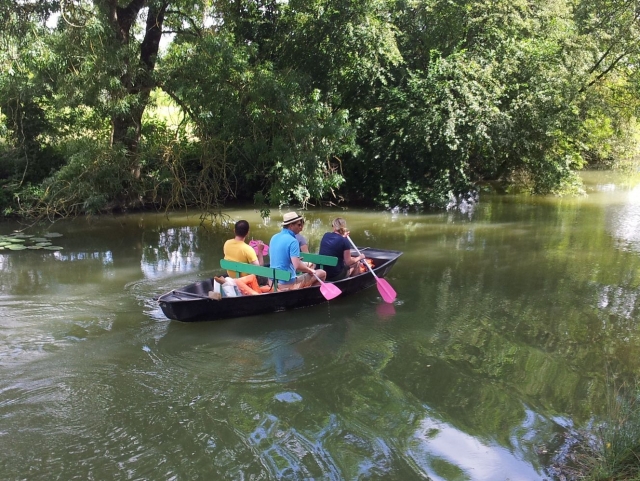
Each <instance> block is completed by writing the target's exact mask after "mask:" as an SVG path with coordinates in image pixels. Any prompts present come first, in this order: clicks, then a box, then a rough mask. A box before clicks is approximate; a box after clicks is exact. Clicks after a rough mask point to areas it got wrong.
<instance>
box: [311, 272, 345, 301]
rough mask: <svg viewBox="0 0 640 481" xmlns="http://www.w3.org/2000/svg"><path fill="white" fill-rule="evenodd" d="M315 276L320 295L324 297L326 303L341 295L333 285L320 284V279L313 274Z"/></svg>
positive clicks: (338, 289)
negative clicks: (318, 284)
mask: <svg viewBox="0 0 640 481" xmlns="http://www.w3.org/2000/svg"><path fill="white" fill-rule="evenodd" d="M313 275H314V276H315V278H316V279H318V282H319V283H320V293H321V294H322V295H323V296H324V298H325V299H326V300H327V301H330V300H331V299H333V298H335V297H338V296H339V295H340V294H342V291H341V290H340V288H339V287H338V286H336V285H334V284H327V283H326V282H322V279H320V278H319V277H318V276H317V275H316V274H313Z"/></svg>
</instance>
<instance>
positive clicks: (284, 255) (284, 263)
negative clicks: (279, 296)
mask: <svg viewBox="0 0 640 481" xmlns="http://www.w3.org/2000/svg"><path fill="white" fill-rule="evenodd" d="M292 257H300V244H298V240H297V239H296V235H295V234H294V233H293V231H291V230H289V229H286V228H283V229H282V230H281V231H280V232H278V233H277V234H276V235H274V236H273V237H272V238H271V242H269V266H270V267H275V268H276V269H282V270H283V271H289V272H291V280H290V281H289V282H295V280H296V270H295V268H294V267H293V263H292V262H291V258H292ZM280 282H282V283H284V284H288V282H283V281H280Z"/></svg>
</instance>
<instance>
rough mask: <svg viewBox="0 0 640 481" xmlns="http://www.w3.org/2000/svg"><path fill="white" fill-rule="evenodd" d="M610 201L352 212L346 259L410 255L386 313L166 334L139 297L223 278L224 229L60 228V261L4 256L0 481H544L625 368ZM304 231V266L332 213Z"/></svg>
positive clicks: (305, 316)
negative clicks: (383, 252) (69, 480)
mask: <svg viewBox="0 0 640 481" xmlns="http://www.w3.org/2000/svg"><path fill="white" fill-rule="evenodd" d="M600 183H601V184H608V183H612V182H608V181H607V182H600ZM614 184H615V185H616V186H617V187H616V189H611V188H609V187H607V188H601V189H599V190H597V189H592V193H591V195H590V196H589V197H587V198H581V199H555V198H531V197H524V196H502V197H494V198H491V197H484V198H483V199H481V201H480V202H478V203H474V205H473V209H467V208H466V207H465V208H464V209H462V210H460V209H457V210H456V209H452V210H450V211H447V212H445V213H428V214H422V215H417V214H412V213H407V212H396V213H377V212H364V211H363V212H357V211H350V212H348V214H349V215H348V221H349V225H350V228H351V230H352V233H353V237H354V240H356V242H358V243H359V244H360V245H362V246H365V245H375V246H380V247H383V248H385V247H386V248H391V249H399V250H402V251H404V253H405V254H404V255H403V257H402V258H401V260H400V261H399V262H398V264H397V266H396V267H394V269H393V270H392V272H391V274H390V276H389V278H388V281H389V282H390V283H391V285H392V286H393V287H394V289H395V290H396V291H397V292H398V299H397V300H396V302H395V303H394V304H386V303H383V302H382V300H381V299H380V296H379V293H378V292H377V290H376V289H375V287H373V288H371V289H368V290H366V291H364V292H361V293H358V294H355V295H353V296H349V298H345V299H340V298H338V299H335V300H334V301H332V302H330V303H325V304H322V305H319V306H315V307H312V308H308V309H304V310H299V311H293V312H290V313H278V314H272V315H265V316H255V317H252V318H246V319H237V320H233V321H228V322H226V321H222V322H214V323H206V322H205V323H200V324H182V323H176V322H171V321H168V320H167V319H166V318H164V316H163V315H162V313H161V311H160V309H159V308H158V305H157V303H156V302H154V301H153V297H154V296H157V295H158V294H159V293H162V292H164V291H166V290H169V289H171V288H176V287H179V286H181V285H185V284H188V283H189V282H192V281H193V280H196V279H198V278H201V277H204V276H209V275H211V273H212V272H214V271H215V270H216V269H218V268H219V260H220V257H221V256H222V245H223V243H224V241H225V240H226V239H227V238H229V237H230V226H231V225H228V226H227V227H224V228H220V229H216V228H214V227H212V226H204V227H203V226H200V225H199V223H198V222H195V221H192V220H190V219H188V218H185V217H184V216H179V217H175V218H173V217H172V218H167V217H165V216H156V217H154V216H133V217H129V216H125V217H117V218H105V219H102V220H101V221H100V222H99V223H96V224H91V225H84V224H78V223H77V222H76V223H68V224H65V223H61V224H60V225H59V230H60V231H62V232H63V233H64V234H65V239H66V242H65V250H64V251H61V252H60V253H59V255H55V256H54V255H49V256H39V255H38V253H37V252H28V253H27V252H24V251H22V252H18V253H11V254H8V255H1V254H0V263H1V264H0V265H1V267H2V269H1V270H0V303H1V304H0V419H3V424H2V427H0V449H2V452H3V457H2V459H1V460H0V470H1V471H2V473H3V476H4V477H6V478H8V479H45V478H46V477H47V476H50V475H51V473H63V472H64V473H65V475H68V477H76V478H82V479H91V478H94V479H95V478H97V479H106V478H109V479H111V478H128V477H133V478H144V479H164V478H188V479H191V478H207V479H240V478H245V479H247V478H255V479H300V478H313V479H372V478H379V479H389V480H393V479H398V480H404V479H423V478H426V477H429V478H430V479H434V480H435V479H442V480H458V479H469V480H485V479H514V480H515V479H527V480H537V479H545V478H548V477H549V476H548V475H546V474H545V466H547V465H548V464H549V462H550V458H551V456H552V455H553V450H554V449H556V448H557V447H558V446H560V447H561V444H562V440H563V439H565V437H564V436H565V434H566V433H567V431H570V430H571V429H573V426H574V425H575V426H578V427H579V426H582V425H584V424H586V423H588V422H590V421H591V420H592V419H593V417H594V415H597V414H598V413H599V412H601V411H602V410H603V409H604V407H605V406H606V394H607V379H606V378H607V375H608V374H607V373H608V372H610V373H614V374H615V376H616V379H622V380H624V379H630V378H633V376H635V375H636V373H637V372H638V370H639V369H640V335H639V333H640V331H639V329H638V319H639V317H638V313H639V312H640V311H639V309H640V305H639V300H638V286H639V285H640V256H638V253H639V252H640V251H639V250H638V246H639V245H640V238H639V237H638V227H640V225H638V222H639V221H638V219H637V212H638V199H637V197H638V195H639V194H638V189H637V188H632V187H628V188H626V187H625V188H620V187H619V184H617V183H614ZM467 207H468V206H467ZM463 210H464V212H463ZM305 215H306V217H307V219H308V221H309V222H308V223H307V224H306V226H305V234H307V235H308V236H309V238H310V243H311V245H312V248H313V247H314V246H315V247H317V245H318V243H319V240H320V238H321V236H322V234H323V233H324V231H326V230H328V229H329V223H330V220H331V219H332V218H333V217H335V216H336V215H338V212H337V211H323V210H318V211H310V212H308V213H306V214H305ZM233 217H234V218H247V219H249V221H250V222H251V223H252V226H254V230H253V229H252V233H253V234H254V237H256V238H262V239H268V238H270V236H271V235H272V234H273V233H275V232H276V231H277V230H278V229H279V227H278V223H277V222H272V223H271V224H264V223H262V222H261V220H260V219H259V214H258V213H257V212H255V211H253V210H251V209H249V210H239V211H236V212H233ZM274 218H275V217H274ZM34 438H37V439H38V440H39V441H41V442H38V443H34V442H33V439H34Z"/></svg>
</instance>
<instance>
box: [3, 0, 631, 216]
mask: <svg viewBox="0 0 640 481" xmlns="http://www.w3.org/2000/svg"><path fill="white" fill-rule="evenodd" d="M0 18H1V20H0V45H1V48H0V64H1V65H2V68H1V69H0V179H1V180H0V210H1V214H2V215H22V216H32V215H48V216H60V215H76V214H83V213H95V212H101V211H107V210H121V209H129V208H138V207H140V208H143V207H150V206H154V207H157V208H176V207H186V206H192V207H198V208H200V209H203V210H210V209H211V210H216V209H218V208H219V207H221V206H222V205H224V203H225V202H227V201H229V200H232V199H239V200H253V201H255V202H256V203H258V204H259V206H260V207H261V208H264V209H268V207H269V206H277V205H282V204H284V203H289V202H293V203H297V204H300V205H302V206H305V205H307V204H310V203H318V202H323V203H339V202H342V201H345V200H346V201H349V202H351V203H356V202H358V203H368V204H375V205H377V206H382V207H393V206H397V205H399V206H405V207H411V206H414V207H424V206H443V205H445V204H446V202H447V201H448V200H449V198H451V196H456V195H458V194H460V193H464V192H468V191H469V189H470V188H473V187H474V186H477V185H478V184H479V183H490V184H491V185H498V186H502V187H503V188H506V187H513V186H516V187H518V188H520V189H526V190H528V191H530V192H533V193H563V192H571V191H574V192H576V191H579V190H580V188H581V187H580V184H579V181H578V180H577V178H576V176H575V173H574V172H575V170H576V169H581V168H584V167H595V166H605V167H607V168H611V167H616V166H619V165H620V164H624V163H625V162H628V161H629V160H630V159H632V158H633V157H634V156H635V155H636V153H637V147H638V132H639V130H638V126H637V124H636V119H637V116H638V115H637V111H638V106H639V105H640V103H639V100H640V94H639V92H640V89H639V88H638V86H639V84H638V82H639V77H638V68H637V66H638V63H639V62H638V54H639V52H640V41H639V40H640V31H639V29H638V13H637V9H636V6H635V3H633V2H629V1H627V0H613V1H600V0H596V1H586V0H536V1H535V2H525V1H521V0H515V1H513V0H508V1H507V0H498V1H495V2H477V1H475V0H474V1H471V0H457V1H454V2H444V1H441V0H427V1H414V0H401V1H393V2H392V1H386V0H356V1H352V0H349V1H346V0H312V1H300V0H291V1H288V2H282V1H278V0H257V1H256V0H240V1H228V0H215V1H213V2H198V1H196V2H181V1H179V0H131V1H129V2H127V1H118V0H93V1H91V0H77V1H70V2H62V3H61V2H57V1H56V2H53V1H51V0H27V1H21V2H17V1H15V0H0Z"/></svg>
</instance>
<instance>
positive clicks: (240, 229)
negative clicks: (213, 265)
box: [224, 220, 264, 277]
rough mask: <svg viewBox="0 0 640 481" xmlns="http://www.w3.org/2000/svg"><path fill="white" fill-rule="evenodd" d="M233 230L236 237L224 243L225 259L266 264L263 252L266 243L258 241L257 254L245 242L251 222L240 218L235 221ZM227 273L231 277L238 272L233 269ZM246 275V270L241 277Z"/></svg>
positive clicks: (259, 264) (260, 264) (257, 264)
mask: <svg viewBox="0 0 640 481" xmlns="http://www.w3.org/2000/svg"><path fill="white" fill-rule="evenodd" d="M233 232H234V234H235V237H234V238H233V239H229V240H228V241H226V242H225V243H224V258H225V260H228V261H235V262H244V263H246V264H253V265H255V266H262V265H264V255H263V253H262V250H263V247H264V243H263V242H262V241H258V249H257V254H256V250H254V249H253V247H251V246H250V245H248V244H247V243H246V242H245V239H246V238H247V236H248V235H249V222H247V221H246V220H239V221H238V222H236V223H235V225H234V227H233ZM227 274H228V275H229V277H237V275H236V273H235V272H233V271H227ZM246 275H247V273H246V272H243V273H241V277H243V276H246Z"/></svg>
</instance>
